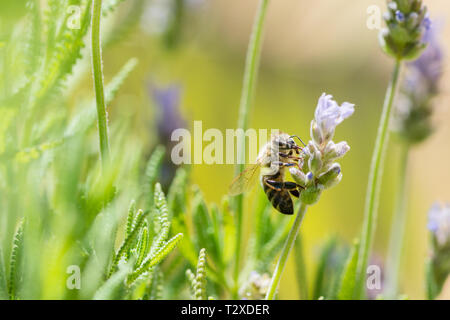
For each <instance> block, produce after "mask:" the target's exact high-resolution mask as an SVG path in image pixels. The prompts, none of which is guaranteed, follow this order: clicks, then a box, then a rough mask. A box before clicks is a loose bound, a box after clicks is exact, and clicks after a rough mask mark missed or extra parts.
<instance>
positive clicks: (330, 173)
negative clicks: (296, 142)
mask: <svg viewBox="0 0 450 320" xmlns="http://www.w3.org/2000/svg"><path fill="white" fill-rule="evenodd" d="M332 98H333V96H331V95H327V94H325V93H323V94H322V96H320V98H319V102H318V103H317V107H316V111H315V113H314V119H313V120H312V121H311V129H310V131H311V140H310V141H309V142H308V145H307V146H306V147H305V148H303V164H302V170H299V169H298V168H290V170H289V172H290V173H291V176H292V178H293V179H294V180H295V182H297V183H298V184H299V185H301V186H303V187H305V190H303V191H302V193H301V197H300V199H301V201H302V202H303V203H305V204H308V205H311V204H313V203H315V202H316V201H317V200H318V199H319V196H320V194H321V193H322V191H323V190H325V189H328V188H330V187H332V186H334V185H336V184H337V183H339V181H341V179H342V173H341V167H340V165H339V163H337V162H335V160H337V159H339V158H342V157H343V156H344V155H345V154H346V153H347V152H348V151H349V150H350V146H349V145H348V144H347V142H345V141H341V142H338V143H334V141H332V140H331V139H332V138H333V136H334V130H335V129H336V126H337V125H338V124H340V123H341V122H342V121H344V119H346V118H348V117H350V116H351V115H352V114H353V112H354V111H355V108H354V107H355V105H354V104H352V103H348V102H344V103H343V104H342V105H341V106H339V105H338V104H337V102H336V101H334V100H333V99H332Z"/></svg>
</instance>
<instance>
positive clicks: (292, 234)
mask: <svg viewBox="0 0 450 320" xmlns="http://www.w3.org/2000/svg"><path fill="white" fill-rule="evenodd" d="M306 208H307V205H306V204H303V203H300V207H299V208H298V211H297V216H296V217H295V221H294V224H293V225H292V228H291V230H290V231H289V234H288V237H287V239H286V242H285V244H284V247H283V250H282V251H281V255H280V258H279V259H278V263H277V266H276V267H275V271H274V273H273V276H272V280H271V282H270V286H269V290H268V291H267V295H266V300H274V299H275V294H276V291H277V289H278V285H279V284H280V280H281V275H282V273H283V270H284V268H285V266H286V263H287V260H288V257H289V252H291V249H292V247H293V246H294V242H295V238H296V237H297V234H298V231H299V230H300V225H301V224H302V220H303V217H304V216H305V213H306Z"/></svg>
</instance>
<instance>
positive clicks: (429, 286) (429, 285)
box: [425, 259, 439, 300]
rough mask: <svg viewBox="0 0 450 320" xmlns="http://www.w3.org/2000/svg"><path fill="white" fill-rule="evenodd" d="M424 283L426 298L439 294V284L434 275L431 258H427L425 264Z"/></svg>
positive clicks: (433, 297)
mask: <svg viewBox="0 0 450 320" xmlns="http://www.w3.org/2000/svg"><path fill="white" fill-rule="evenodd" d="M425 285H426V294H427V298H428V300H434V299H436V296H437V295H438V294H439V289H438V288H439V286H438V284H437V283H436V279H435V277H434V273H433V262H432V260H431V259H427V261H426V264H425Z"/></svg>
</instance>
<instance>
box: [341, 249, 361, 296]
mask: <svg viewBox="0 0 450 320" xmlns="http://www.w3.org/2000/svg"><path fill="white" fill-rule="evenodd" d="M358 252H359V241H358V240H355V241H354V242H353V247H352V250H351V251H350V254H349V256H348V260H347V263H346V266H345V269H344V272H343V274H342V278H341V285H340V288H339V291H338V294H337V297H338V299H339V300H351V299H353V298H354V294H355V289H356V273H357V264H358Z"/></svg>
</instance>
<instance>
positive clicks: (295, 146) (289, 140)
mask: <svg viewBox="0 0 450 320" xmlns="http://www.w3.org/2000/svg"><path fill="white" fill-rule="evenodd" d="M294 138H297V139H298V140H299V141H300V142H301V143H302V144H303V146H305V147H306V144H305V143H304V142H303V140H302V139H300V137H299V136H297V135H293V136H290V137H289V139H288V143H289V145H290V146H291V148H292V149H295V150H299V149H301V147H300V146H299V145H297V144H296V143H295V141H294Z"/></svg>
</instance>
